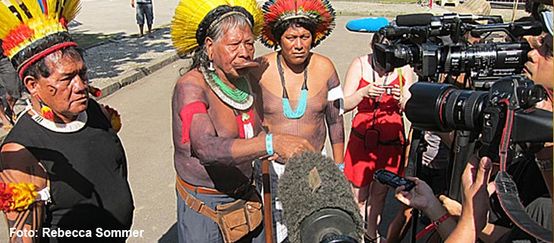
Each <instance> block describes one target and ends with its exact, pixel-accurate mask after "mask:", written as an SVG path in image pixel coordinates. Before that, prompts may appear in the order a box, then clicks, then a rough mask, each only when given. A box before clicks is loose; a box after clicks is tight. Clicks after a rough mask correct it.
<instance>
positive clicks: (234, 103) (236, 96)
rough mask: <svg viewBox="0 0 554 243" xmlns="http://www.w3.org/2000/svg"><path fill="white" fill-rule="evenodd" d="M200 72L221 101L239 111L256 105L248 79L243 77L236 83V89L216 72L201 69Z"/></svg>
mask: <svg viewBox="0 0 554 243" xmlns="http://www.w3.org/2000/svg"><path fill="white" fill-rule="evenodd" d="M200 72H201V73H202V75H203V76H204V80H206V83H208V86H210V89H212V91H214V93H215V94H216V95H217V97H218V98H219V99H221V101H223V102H224V103H225V104H227V105H229V106H231V107H232V108H234V109H237V110H241V111H244V110H248V109H249V108H250V107H251V106H252V104H253V103H254V97H252V95H250V93H251V92H250V85H249V84H248V80H246V78H244V77H241V78H240V79H239V80H238V82H236V84H235V85H236V87H237V88H235V89H233V88H231V87H229V86H228V85H227V84H225V83H224V82H223V81H222V80H221V78H219V76H218V75H217V73H216V72H215V71H207V70H206V69H205V68H203V67H201V68H200Z"/></svg>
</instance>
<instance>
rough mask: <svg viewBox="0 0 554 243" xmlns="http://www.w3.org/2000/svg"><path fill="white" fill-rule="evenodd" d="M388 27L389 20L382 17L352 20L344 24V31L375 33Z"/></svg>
mask: <svg viewBox="0 0 554 243" xmlns="http://www.w3.org/2000/svg"><path fill="white" fill-rule="evenodd" d="M387 25H389V20H388V19H386V18H383V17H371V18H361V19H353V20H350V21H348V22H347V23H346V29H347V30H350V31H354V32H369V33H375V32H378V31H379V29H381V28H383V27H385V26H387Z"/></svg>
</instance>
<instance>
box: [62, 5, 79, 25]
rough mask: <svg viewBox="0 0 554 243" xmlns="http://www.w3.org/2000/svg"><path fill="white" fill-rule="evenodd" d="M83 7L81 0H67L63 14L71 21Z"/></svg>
mask: <svg viewBox="0 0 554 243" xmlns="http://www.w3.org/2000/svg"><path fill="white" fill-rule="evenodd" d="M80 9H81V2H80V1H79V0H66V1H65V6H64V7H63V12H62V16H63V17H64V18H65V20H67V22H68V23H69V21H71V20H73V19H74V18H75V16H76V15H77V13H78V12H79V10H80Z"/></svg>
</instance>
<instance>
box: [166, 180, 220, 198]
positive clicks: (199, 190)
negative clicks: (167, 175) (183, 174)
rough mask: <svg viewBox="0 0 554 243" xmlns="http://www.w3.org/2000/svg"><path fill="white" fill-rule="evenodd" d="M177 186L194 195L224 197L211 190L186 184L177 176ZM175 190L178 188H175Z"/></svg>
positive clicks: (218, 192)
mask: <svg viewBox="0 0 554 243" xmlns="http://www.w3.org/2000/svg"><path fill="white" fill-rule="evenodd" d="M177 185H181V186H182V187H183V188H185V189H187V190H189V191H193V192H195V193H200V194H210V195H225V193H223V192H220V191H218V190H216V189H213V188H209V187H202V186H195V185H191V184H189V183H188V182H186V181H184V180H182V179H181V178H180V177H179V176H177ZM177 188H179V187H178V186H177Z"/></svg>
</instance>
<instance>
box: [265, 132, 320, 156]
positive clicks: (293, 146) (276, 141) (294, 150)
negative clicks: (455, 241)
mask: <svg viewBox="0 0 554 243" xmlns="http://www.w3.org/2000/svg"><path fill="white" fill-rule="evenodd" d="M273 149H274V150H275V154H277V155H279V158H281V159H280V160H278V161H279V162H283V163H285V162H286V161H287V160H288V159H290V158H291V157H293V156H295V155H297V154H299V153H301V152H304V151H315V149H314V147H313V146H312V145H311V144H310V142H308V140H306V139H304V138H300V137H297V136H292V135H285V134H273Z"/></svg>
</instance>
